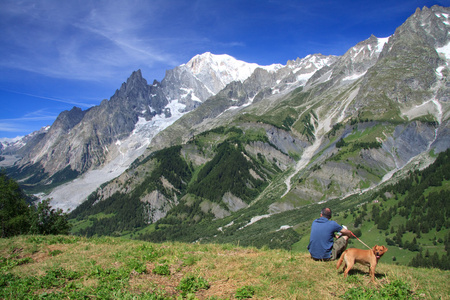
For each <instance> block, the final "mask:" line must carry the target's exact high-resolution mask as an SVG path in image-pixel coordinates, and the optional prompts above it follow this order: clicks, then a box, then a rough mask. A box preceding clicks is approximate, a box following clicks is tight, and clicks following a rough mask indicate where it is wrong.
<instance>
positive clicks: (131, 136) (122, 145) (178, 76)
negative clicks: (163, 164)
mask: <svg viewBox="0 0 450 300" xmlns="http://www.w3.org/2000/svg"><path fill="white" fill-rule="evenodd" d="M308 59H310V58H308ZM322 60H323V62H321V61H322ZM328 60H329V58H328V57H325V56H323V57H322V56H321V57H320V58H319V57H318V58H317V61H316V63H317V64H315V65H304V66H302V65H301V64H302V63H303V60H297V61H296V62H291V63H289V65H290V66H289V67H286V66H282V65H279V64H275V65H271V66H259V65H257V64H254V63H246V62H243V61H239V60H237V59H235V58H233V57H231V56H229V55H214V54H211V53H204V54H202V55H196V56H195V57H193V58H192V59H191V60H190V61H189V62H188V63H186V64H183V65H181V66H178V67H176V68H174V69H172V70H169V71H167V73H166V76H165V78H164V79H163V80H162V81H161V82H158V81H156V80H155V81H154V82H153V83H152V84H151V85H149V84H148V83H147V81H146V80H145V79H144V78H143V77H142V74H141V72H140V70H138V71H136V72H133V73H132V75H131V76H130V78H128V80H127V81H126V82H124V83H123V84H122V86H121V88H120V89H118V90H117V91H116V92H115V93H114V95H113V96H112V97H111V98H110V100H109V101H108V100H104V101H102V103H101V104H100V105H99V106H96V107H92V108H90V109H89V110H86V111H82V110H81V109H79V108H75V107H74V108H73V109H72V110H70V111H64V112H62V113H61V114H60V115H59V116H58V118H57V119H56V121H55V122H54V124H53V125H52V126H51V127H49V128H46V129H45V130H41V131H40V132H37V133H33V134H31V135H30V136H27V138H24V139H21V140H19V141H17V142H16V144H15V145H16V146H14V147H13V145H11V144H8V145H7V146H6V147H5V146H4V148H3V150H1V151H2V153H3V154H11V155H18V154H20V156H21V157H22V158H21V159H20V160H19V161H18V162H16V164H15V167H14V172H13V175H14V176H17V177H21V176H25V174H26V176H27V177H28V178H29V179H30V178H31V180H29V181H28V182H30V184H31V182H32V185H34V184H36V183H39V184H44V185H48V184H52V185H55V186H58V185H60V184H61V183H66V182H69V183H66V184H64V185H63V186H59V187H57V188H56V189H54V190H53V192H52V193H51V194H50V195H48V197H51V198H52V199H53V202H54V204H56V205H57V206H58V207H62V208H73V207H75V206H77V205H78V204H79V203H80V202H81V201H83V199H85V198H86V197H87V196H88V195H89V194H90V193H91V192H92V191H94V190H95V189H96V188H97V187H98V186H100V185H101V184H102V183H104V182H106V181H108V180H111V179H113V178H114V177H116V176H118V175H120V174H121V173H122V172H123V171H124V170H126V169H127V168H128V167H129V166H130V164H131V163H132V162H133V161H134V160H135V159H136V158H137V157H139V156H140V155H142V154H143V153H144V151H145V149H146V148H147V146H148V145H149V144H150V142H151V141H152V139H153V137H154V136H155V135H156V134H158V133H159V132H161V131H162V130H164V129H165V128H167V127H168V126H170V125H171V124H172V123H174V122H175V121H176V120H178V119H179V118H180V117H182V116H183V115H185V114H186V113H188V112H189V111H191V110H193V109H195V108H196V107H198V106H200V105H201V104H202V103H203V102H204V101H205V100H207V99H208V98H209V97H212V96H214V95H216V94H217V93H218V92H219V91H221V90H222V89H224V88H225V87H226V86H227V85H228V84H230V83H231V82H241V83H242V82H244V81H246V80H247V79H248V78H249V77H251V75H252V74H253V73H255V70H257V69H258V70H259V72H263V73H264V74H268V75H269V77H270V78H271V80H269V81H267V78H266V77H267V76H263V77H259V78H258V77H255V79H253V80H252V82H255V83H256V84H257V88H256V90H255V91H254V92H253V93H255V94H256V93H257V92H259V91H260V89H262V88H268V87H269V88H270V87H271V86H275V85H278V84H280V82H281V81H282V79H283V78H285V77H288V75H290V74H294V73H301V72H305V71H304V69H305V70H307V72H309V73H311V74H312V73H313V72H314V71H315V70H317V69H319V68H320V67H322V66H324V65H326V62H325V61H328ZM287 70H288V71H287ZM309 73H308V74H309ZM289 81H290V83H293V82H295V81H296V80H295V76H294V77H293V79H289ZM299 84H301V82H299ZM17 145H20V148H19V147H18V146H17ZM27 145H28V146H27ZM20 149H26V150H25V151H20ZM8 162H12V161H11V160H8ZM42 171H43V172H42ZM36 172H38V173H39V174H40V175H39V176H37V177H36V176H35V174H36ZM75 178H77V180H74V179H75ZM75 191H76V192H75Z"/></svg>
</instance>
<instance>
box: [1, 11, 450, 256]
mask: <svg viewBox="0 0 450 300" xmlns="http://www.w3.org/2000/svg"><path fill="white" fill-rule="evenodd" d="M449 32H450V8H445V7H440V6H433V7H431V8H427V7H424V8H423V9H417V10H416V12H415V13H414V14H413V15H412V16H411V17H409V18H408V19H407V20H406V21H405V23H404V24H403V25H401V26H400V27H399V28H397V30H396V31H395V33H393V34H392V35H391V36H390V37H388V38H377V37H375V36H371V37H369V38H368V39H367V40H365V41H362V42H360V43H358V44H357V45H355V46H353V47H352V48H350V49H349V50H348V51H347V52H346V53H345V54H344V55H342V56H324V55H321V54H313V55H308V56H307V57H304V58H297V59H296V60H292V61H288V62H287V64H286V65H278V64H276V65H270V66H259V65H256V64H250V63H246V62H242V61H239V60H236V59H234V58H233V57H230V56H228V55H214V54H211V53H204V54H202V55H197V56H195V57H194V58H192V59H191V60H190V61H189V62H188V63H186V64H184V65H181V66H178V67H176V68H174V69H172V70H169V71H167V72H166V75H165V77H164V79H163V80H162V81H161V82H158V81H156V80H155V81H153V83H152V84H149V83H148V82H147V81H146V80H145V79H144V78H143V76H142V74H141V71H140V70H137V71H135V72H133V73H132V74H131V76H130V77H129V78H128V79H127V81H126V82H125V83H123V84H122V86H121V87H120V89H118V90H116V92H115V93H114V95H113V96H112V97H111V98H110V99H109V100H103V101H102V102H101V104H100V105H99V106H95V107H92V108H90V109H88V110H86V111H83V110H81V109H80V108H77V107H74V108H73V109H72V110H70V111H64V112H62V113H61V114H60V115H59V116H58V118H57V119H56V121H55V122H54V123H53V124H52V125H51V126H49V127H48V128H43V129H42V130H40V131H38V132H34V133H32V134H30V135H29V136H26V137H24V138H23V139H21V140H19V141H17V142H15V143H9V144H6V143H4V144H2V145H1V146H0V151H1V152H0V155H1V156H2V157H3V158H4V160H3V161H2V162H0V163H2V166H5V167H6V171H7V173H8V174H9V175H10V176H12V177H13V178H15V179H16V180H18V181H19V182H20V184H21V186H22V187H23V188H24V189H25V191H27V192H28V193H31V194H35V195H37V196H38V197H39V198H41V199H46V198H51V204H52V206H54V207H57V208H63V209H65V210H67V209H70V211H71V213H70V216H71V218H72V221H73V224H74V227H73V233H74V234H81V235H88V236H91V235H115V236H127V237H133V238H141V239H148V240H151V241H164V240H177V241H183V242H195V241H198V242H217V243H239V244H241V245H254V246H268V247H270V248H276V247H283V248H288V249H293V248H294V249H296V248H298V249H300V248H301V249H302V251H304V250H305V248H304V247H305V244H307V235H308V233H309V225H310V222H311V220H312V219H314V218H316V217H318V214H319V212H320V208H321V207H322V206H325V205H326V206H329V207H331V208H332V209H333V210H334V211H335V213H336V214H335V216H336V218H335V219H336V220H338V221H339V222H341V224H347V225H348V226H349V227H351V228H352V229H353V230H354V231H355V232H356V231H359V232H360V233H362V237H363V239H364V236H365V235H366V234H367V233H366V232H370V231H372V232H373V233H376V236H375V235H373V236H370V235H366V236H367V238H366V239H369V241H370V242H373V243H379V244H385V243H386V241H388V239H389V242H392V245H396V246H398V250H391V253H393V254H395V255H396V256H398V257H397V259H398V260H399V261H400V262H402V260H401V258H399V257H401V256H402V255H403V254H402V253H403V252H401V250H403V249H406V248H408V247H406V246H405V243H406V242H408V243H409V244H408V246H409V245H410V244H411V242H410V241H412V240H413V238H418V239H420V238H422V240H423V242H421V243H424V244H423V245H425V244H426V240H425V239H424V236H426V237H427V238H428V240H427V241H428V242H430V241H431V240H433V241H434V243H436V240H438V239H440V240H441V242H440V243H442V241H443V240H444V239H446V237H447V233H448V232H449V228H450V222H449V221H448V219H449V218H448V217H449V216H450V215H449V214H450V208H449V201H448V194H449V191H450V184H449V182H450V181H449V180H450V176H447V175H445V172H444V171H439V172H440V173H439V172H438V171H436V172H434V174H441V175H440V177H439V180H438V181H439V184H431V183H428V184H427V185H426V186H425V187H424V188H423V190H422V192H421V193H420V195H419V196H417V195H416V196H417V198H414V199H413V200H411V201H415V202H414V203H413V204H409V202H407V199H408V195H410V196H411V193H412V190H414V189H415V188H417V187H418V186H420V185H421V183H422V182H423V180H424V178H426V176H428V175H427V174H428V173H430V172H429V170H430V167H433V168H435V169H433V170H443V169H442V166H443V164H444V163H445V161H446V160H445V159H436V158H437V157H442V156H443V155H448V154H447V152H446V150H447V149H449V148H450V119H449V115H450V81H449V79H450V77H449V76H450V65H449V63H450V34H449ZM445 157H446V158H448V156H445ZM438 163H439V164H438ZM444 169H445V168H444ZM446 169H448V167H447V168H446ZM426 170H428V173H427V172H426ZM401 184H403V185H405V184H406V185H407V186H409V188H408V189H400V185H401ZM422 186H423V184H422ZM433 193H438V194H439V193H441V194H442V193H444V194H445V197H446V200H445V201H443V202H442V203H441V202H439V203H441V204H440V205H439V206H438V209H437V210H438V211H439V212H440V214H443V216H444V221H443V223H442V224H441V223H440V222H441V221H428V219H427V221H423V220H425V219H420V218H418V217H417V216H418V215H419V214H417V212H414V208H415V209H417V210H422V214H425V215H427V212H428V210H430V211H431V210H432V208H429V207H433V206H432V205H431V204H430V206H427V203H428V204H429V203H431V201H432V200H430V199H431V198H429V197H431V196H430V195H434V194H433ZM420 196H421V197H422V198H421V197H420ZM442 197H444V196H442ZM419 199H420V201H419ZM417 201H419V202H417ZM325 202H326V204H324V203H325ZM402 205H403V206H402ZM408 208H409V210H410V211H409V212H408V211H407V210H408ZM383 213H386V214H385V215H383ZM381 215H383V217H380V216H381ZM445 216H446V217H445ZM415 218H416V219H415ZM433 218H434V219H433V220H438V219H439V220H440V218H439V217H433ZM358 220H359V222H358ZM408 220H409V221H411V220H415V223H417V224H420V226H421V228H419V229H417V228H408V227H407V226H406V225H407V223H408ZM386 222H387V224H385V223H386ZM433 222H435V223H436V224H435V223H433ZM438 222H439V223H438ZM425 223H426V224H428V225H424V224H425ZM402 226H403V228H402ZM405 226H406V227H405ZM424 226H428V230H425V231H424V229H423V228H424ZM372 229H373V230H372ZM389 229H390V231H389ZM401 229H403V230H401ZM382 230H383V231H382ZM384 231H385V232H384ZM399 231H402V235H403V234H404V236H403V237H402V236H400V238H396V233H397V232H399ZM383 232H384V233H383ZM381 233H382V234H381ZM417 233H419V237H417ZM427 234H428V235H427ZM397 235H398V234H397ZM430 238H431V240H430ZM422 240H421V241H422ZM430 243H431V242H430ZM437 243H438V244H439V242H437ZM416 244H417V243H416ZM434 246H436V244H434ZM438 246H439V245H438ZM443 248H444V247H443V246H442V247H441V248H436V249H438V250H439V249H440V250H439V251H441V252H439V253H440V254H442V253H444V251H443ZM399 249H401V250H399ZM410 250H411V251H415V250H414V249H412V248H411V249H410ZM396 251H397V252H396ZM404 251H406V250H404ZM436 251H437V250H436ZM404 262H405V263H407V262H408V261H407V260H406V259H405V261H404Z"/></svg>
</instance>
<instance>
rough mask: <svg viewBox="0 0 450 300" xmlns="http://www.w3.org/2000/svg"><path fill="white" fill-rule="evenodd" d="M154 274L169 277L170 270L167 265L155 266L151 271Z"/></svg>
mask: <svg viewBox="0 0 450 300" xmlns="http://www.w3.org/2000/svg"><path fill="white" fill-rule="evenodd" d="M152 272H153V273H154V274H157V275H163V276H164V275H170V270H169V266H168V265H158V266H156V267H155V268H154V269H153V271H152Z"/></svg>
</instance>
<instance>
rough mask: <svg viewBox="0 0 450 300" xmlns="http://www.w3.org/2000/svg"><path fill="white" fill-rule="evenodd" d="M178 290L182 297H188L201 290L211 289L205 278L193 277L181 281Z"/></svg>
mask: <svg viewBox="0 0 450 300" xmlns="http://www.w3.org/2000/svg"><path fill="white" fill-rule="evenodd" d="M178 289H179V290H180V291H181V295H182V296H183V297H186V295H187V294H189V293H195V292H197V291H198V290H201V289H204V290H207V289H209V283H208V282H207V281H206V280H205V279H204V278H203V277H200V276H199V277H195V276H194V275H191V276H187V277H185V278H183V279H181V282H180V284H179V285H178Z"/></svg>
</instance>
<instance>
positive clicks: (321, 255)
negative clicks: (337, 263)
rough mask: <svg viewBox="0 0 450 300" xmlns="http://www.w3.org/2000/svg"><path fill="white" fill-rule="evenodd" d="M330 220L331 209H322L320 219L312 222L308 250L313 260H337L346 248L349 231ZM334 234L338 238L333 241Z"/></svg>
mask: <svg viewBox="0 0 450 300" xmlns="http://www.w3.org/2000/svg"><path fill="white" fill-rule="evenodd" d="M330 219H331V209H329V208H324V209H322V211H321V213H320V218H318V219H315V220H314V221H313V222H312V225H311V236H310V238H309V245H308V250H309V253H310V254H311V257H312V259H314V260H322V261H328V260H335V259H338V258H339V256H340V255H341V254H342V252H344V251H345V249H346V248H347V242H348V238H349V237H350V236H351V234H352V233H351V231H350V230H348V229H347V228H345V227H343V226H341V225H339V224H338V223H336V222H335V221H331V220H330ZM336 232H337V233H338V235H340V236H339V237H338V238H337V239H336V241H334V237H335V233H336Z"/></svg>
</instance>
